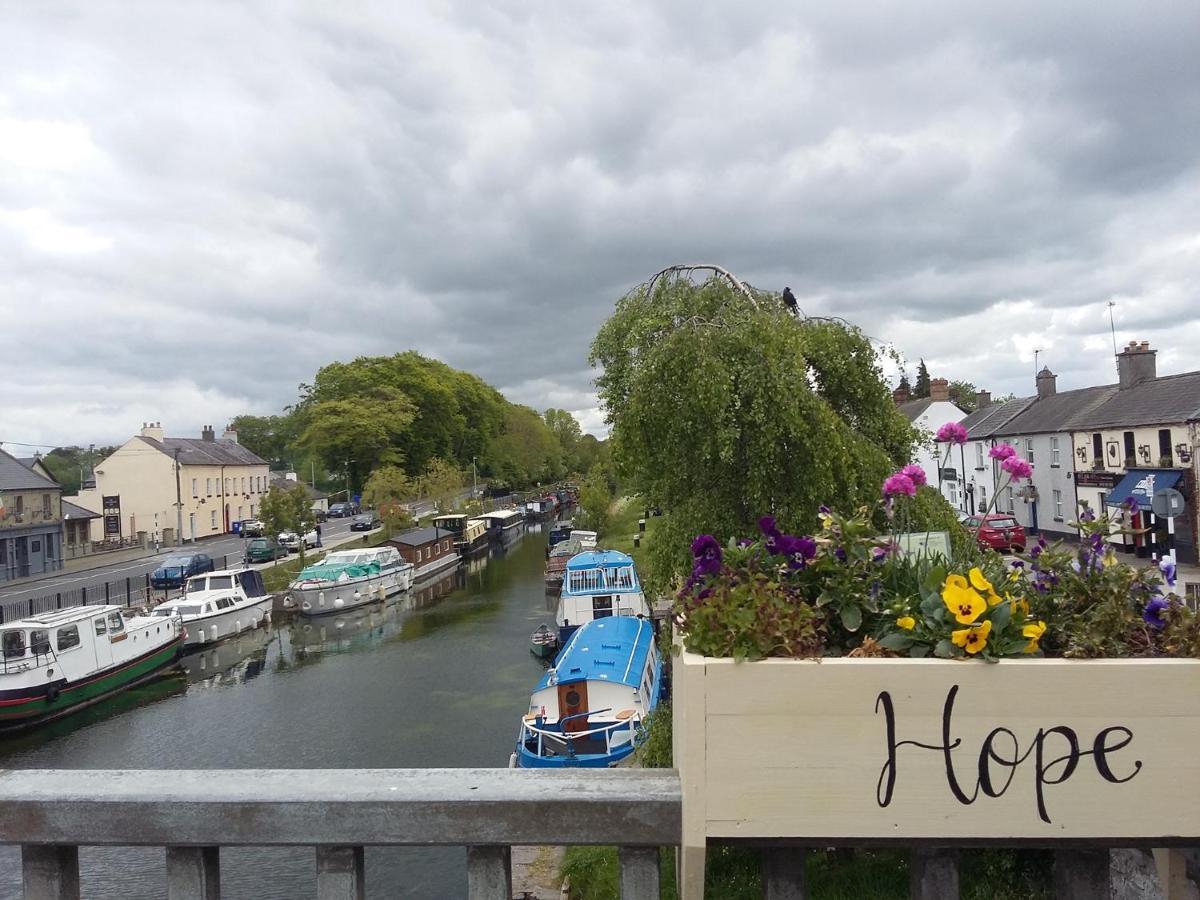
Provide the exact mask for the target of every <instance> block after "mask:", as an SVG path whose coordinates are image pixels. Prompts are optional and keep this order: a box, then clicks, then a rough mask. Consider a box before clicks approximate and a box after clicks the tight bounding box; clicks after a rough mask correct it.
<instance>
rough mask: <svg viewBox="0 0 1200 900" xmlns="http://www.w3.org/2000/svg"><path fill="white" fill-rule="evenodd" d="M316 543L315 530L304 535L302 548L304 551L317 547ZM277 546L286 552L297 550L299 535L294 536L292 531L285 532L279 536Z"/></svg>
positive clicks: (294, 533) (298, 547)
mask: <svg viewBox="0 0 1200 900" xmlns="http://www.w3.org/2000/svg"><path fill="white" fill-rule="evenodd" d="M317 543H318V539H317V530H316V529H315V528H313V529H311V530H309V531H306V532H305V533H304V548H305V549H306V550H307V549H311V548H312V547H315V546H317ZM279 544H280V546H282V547H286V548H287V549H288V550H299V549H300V535H298V534H296V532H294V531H285V532H283V533H282V534H280V535H279Z"/></svg>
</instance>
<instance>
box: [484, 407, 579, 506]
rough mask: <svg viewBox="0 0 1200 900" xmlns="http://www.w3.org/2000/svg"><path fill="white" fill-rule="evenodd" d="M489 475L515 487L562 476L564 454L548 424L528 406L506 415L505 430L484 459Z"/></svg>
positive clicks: (513, 409)
mask: <svg viewBox="0 0 1200 900" xmlns="http://www.w3.org/2000/svg"><path fill="white" fill-rule="evenodd" d="M484 459H485V462H486V464H487V471H488V472H489V473H491V474H492V475H494V476H495V477H496V478H497V479H499V480H500V481H503V482H505V483H507V484H509V485H511V486H513V487H524V486H527V485H531V484H534V483H535V482H536V483H545V482H547V481H554V480H555V479H558V478H561V477H562V476H563V472H564V468H563V463H562V450H561V449H560V447H559V445H558V441H557V440H556V439H555V437H554V434H553V432H551V431H550V429H549V427H548V426H547V425H546V423H545V421H544V420H543V419H542V417H541V416H539V415H538V414H537V413H536V412H534V411H533V410H532V409H530V408H529V407H527V406H512V405H510V406H509V407H508V408H507V409H506V410H505V411H504V430H503V432H502V433H501V434H500V435H499V436H498V437H497V438H496V439H495V440H493V441H492V444H491V447H490V448H489V451H488V453H487V455H486V456H485V457H484Z"/></svg>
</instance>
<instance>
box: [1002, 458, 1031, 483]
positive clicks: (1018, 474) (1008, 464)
mask: <svg viewBox="0 0 1200 900" xmlns="http://www.w3.org/2000/svg"><path fill="white" fill-rule="evenodd" d="M1000 468H1002V469H1003V470H1004V471H1005V472H1007V473H1008V474H1009V475H1011V476H1012V480H1013V481H1020V480H1021V479H1022V478H1024V479H1029V478H1032V477H1033V465H1032V464H1031V463H1028V462H1026V461H1025V460H1023V459H1021V457H1019V456H1010V457H1008V458H1007V459H1005V460H1004V461H1003V462H1002V463H1000Z"/></svg>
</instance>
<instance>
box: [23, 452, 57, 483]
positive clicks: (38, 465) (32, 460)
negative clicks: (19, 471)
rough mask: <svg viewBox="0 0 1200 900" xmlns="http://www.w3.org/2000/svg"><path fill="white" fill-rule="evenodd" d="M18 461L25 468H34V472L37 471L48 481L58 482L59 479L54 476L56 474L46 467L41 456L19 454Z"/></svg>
mask: <svg viewBox="0 0 1200 900" xmlns="http://www.w3.org/2000/svg"><path fill="white" fill-rule="evenodd" d="M17 461H18V462H20V463H21V465H23V466H24V467H25V468H27V469H32V470H33V471H34V472H37V473H38V474H39V475H41V476H42V477H43V478H45V479H46V480H47V481H53V482H55V483H57V482H58V479H57V478H55V477H54V474H53V473H52V472H51V471H50V470H49V469H48V468H47V467H46V464H45V463H44V462H42V457H41V456H18V457H17Z"/></svg>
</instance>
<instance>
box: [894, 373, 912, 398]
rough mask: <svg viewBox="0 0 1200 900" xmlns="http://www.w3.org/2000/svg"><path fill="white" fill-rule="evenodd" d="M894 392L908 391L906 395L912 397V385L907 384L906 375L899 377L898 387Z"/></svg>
mask: <svg viewBox="0 0 1200 900" xmlns="http://www.w3.org/2000/svg"><path fill="white" fill-rule="evenodd" d="M896 390H898V391H908V395H909V396H910V397H911V396H912V385H911V384H909V383H908V374H907V373H905V374H903V375H901V376H900V383H899V384H898V385H896Z"/></svg>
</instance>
